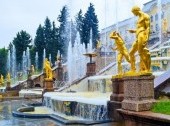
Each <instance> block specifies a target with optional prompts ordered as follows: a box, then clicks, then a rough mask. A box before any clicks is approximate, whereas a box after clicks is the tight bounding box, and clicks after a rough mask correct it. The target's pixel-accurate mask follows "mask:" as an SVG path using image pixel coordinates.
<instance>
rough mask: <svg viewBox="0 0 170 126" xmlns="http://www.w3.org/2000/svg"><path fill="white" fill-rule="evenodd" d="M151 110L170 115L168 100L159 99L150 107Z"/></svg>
mask: <svg viewBox="0 0 170 126" xmlns="http://www.w3.org/2000/svg"><path fill="white" fill-rule="evenodd" d="M151 111H152V112H155V113H162V114H167V115H170V100H161V101H159V102H157V103H155V104H154V105H153V107H152V110H151Z"/></svg>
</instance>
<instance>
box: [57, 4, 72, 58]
mask: <svg viewBox="0 0 170 126" xmlns="http://www.w3.org/2000/svg"><path fill="white" fill-rule="evenodd" d="M60 13H61V14H60V15H59V16H58V21H59V23H60V26H59V43H60V52H61V54H62V55H63V58H64V60H66V57H67V48H68V43H69V38H70V34H69V27H70V24H69V23H68V17H69V13H68V8H67V6H64V7H63V8H62V10H61V11H60Z"/></svg>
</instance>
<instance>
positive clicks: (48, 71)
mask: <svg viewBox="0 0 170 126" xmlns="http://www.w3.org/2000/svg"><path fill="white" fill-rule="evenodd" d="M44 70H45V73H46V78H45V79H46V80H52V79H53V74H52V68H51V65H50V62H49V61H48V59H47V58H45V61H44Z"/></svg>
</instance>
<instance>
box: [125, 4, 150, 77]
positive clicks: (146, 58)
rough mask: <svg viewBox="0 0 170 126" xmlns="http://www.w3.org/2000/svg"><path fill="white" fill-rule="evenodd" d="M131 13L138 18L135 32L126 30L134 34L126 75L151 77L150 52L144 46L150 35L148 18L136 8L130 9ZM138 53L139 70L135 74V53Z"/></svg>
mask: <svg viewBox="0 0 170 126" xmlns="http://www.w3.org/2000/svg"><path fill="white" fill-rule="evenodd" d="M132 13H133V14H134V15H135V16H138V17H139V18H138V21H137V24H136V29H135V30H128V31H129V32H130V33H135V34H136V41H135V42H134V43H133V45H132V48H131V49H130V52H129V55H130V61H131V70H130V71H129V72H127V75H137V74H139V75H151V74H152V73H151V70H150V66H151V57H150V52H149V50H148V49H147V47H146V45H147V43H148V40H149V35H150V17H149V15H148V14H146V13H144V12H142V11H141V9H140V8H139V7H138V6H134V7H133V8H132ZM137 51H138V53H139V56H140V70H139V73H137V72H136V66H135V53H136V52H137Z"/></svg>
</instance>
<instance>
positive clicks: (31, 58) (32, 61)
mask: <svg viewBox="0 0 170 126" xmlns="http://www.w3.org/2000/svg"><path fill="white" fill-rule="evenodd" d="M35 55H36V50H35V47H34V46H32V47H31V49H30V60H31V65H34V67H35V65H36V64H35Z"/></svg>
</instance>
